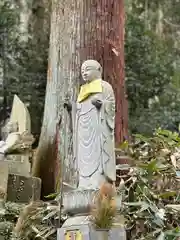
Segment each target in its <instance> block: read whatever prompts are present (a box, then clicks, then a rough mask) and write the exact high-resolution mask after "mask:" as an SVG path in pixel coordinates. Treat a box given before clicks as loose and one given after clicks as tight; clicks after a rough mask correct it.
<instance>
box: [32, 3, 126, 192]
mask: <svg viewBox="0 0 180 240" xmlns="http://www.w3.org/2000/svg"><path fill="white" fill-rule="evenodd" d="M123 44H124V8H123V0H112V1H109V0H104V1H98V0H91V1H87V0H86V1H83V0H76V1H74V0H63V1H55V0H54V1H53V4H52V17H51V37H50V52H49V69H48V80H47V88H46V101H45V110H44V120H43V126H42V132H41V137H40V143H39V147H38V150H37V157H36V159H35V162H34V166H33V175H35V176H40V177H41V178H42V181H43V195H45V194H48V193H50V192H52V191H54V190H55V189H54V186H55V183H54V176H53V172H55V166H56V169H58V168H59V165H57V164H58V161H56V160H57V157H56V156H55V155H54V152H55V141H56V139H55V136H57V133H56V123H57V119H58V118H59V117H61V124H60V130H59V146H60V147H59V156H60V160H61V161H64V163H65V166H64V168H63V173H64V176H65V179H66V181H68V182H69V183H72V178H71V176H72V175H73V172H74V171H73V162H72V133H71V132H70V129H69V122H68V121H67V119H68V120H69V118H67V113H66V111H65V110H64V109H63V103H64V100H65V97H66V94H67V93H68V94H69V95H70V97H71V100H72V101H75V99H76V97H77V91H78V90H79V85H80V82H81V81H80V71H79V70H80V65H81V63H82V62H83V61H84V60H86V59H89V58H91V59H96V60H98V61H99V62H100V63H101V64H102V66H103V69H104V73H103V75H104V79H105V80H106V81H109V82H110V83H111V84H112V85H113V87H114V90H115V95H116V105H117V106H116V107H117V108H116V141H117V143H119V142H121V141H122V140H123V137H125V136H126V135H127V105H126V98H125V89H124V45H123ZM71 169H72V171H71ZM55 175H56V178H57V176H59V175H58V174H57V173H56V174H55ZM50 179H51V181H50ZM45 186H46V187H45Z"/></svg>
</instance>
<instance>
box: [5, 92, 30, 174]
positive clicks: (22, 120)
mask: <svg viewBox="0 0 180 240" xmlns="http://www.w3.org/2000/svg"><path fill="white" fill-rule="evenodd" d="M10 122H17V124H18V132H20V133H23V132H24V131H27V132H28V133H31V119H30V114H29V111H28V109H27V107H26V106H25V104H24V103H23V102H22V101H21V100H20V99H19V97H18V96H17V95H14V100H13V105H12V111H11V116H10ZM8 158H9V159H12V160H13V159H14V160H16V161H20V162H22V163H23V164H24V166H23V168H21V173H20V174H21V175H23V176H30V162H29V154H25V155H21V156H16V155H11V156H8Z"/></svg>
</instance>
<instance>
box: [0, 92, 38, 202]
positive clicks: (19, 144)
mask: <svg viewBox="0 0 180 240" xmlns="http://www.w3.org/2000/svg"><path fill="white" fill-rule="evenodd" d="M30 126H31V124H30V115H29V112H28V110H27V108H26V106H25V105H24V104H23V102H22V101H21V100H20V99H19V98H18V97H17V96H16V95H15V96H14V101H13V107H12V112H11V117H10V122H9V123H8V124H7V128H6V129H7V130H8V132H7V134H5V136H7V138H6V140H5V141H4V142H3V141H1V143H0V153H1V154H0V168H1V167H2V171H1V169H0V188H2V189H4V191H5V195H4V198H3V199H2V198H1V199H2V200H5V201H11V202H16V203H29V201H30V200H39V199H40V192H41V179H39V178H35V177H31V176H30V162H29V153H30V151H31V146H32V143H33V136H32V135H31V129H30ZM0 196H1V195H0Z"/></svg>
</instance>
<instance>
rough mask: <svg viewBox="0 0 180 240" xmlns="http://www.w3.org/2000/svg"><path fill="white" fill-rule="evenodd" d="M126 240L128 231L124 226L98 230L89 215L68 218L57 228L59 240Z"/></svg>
mask: <svg viewBox="0 0 180 240" xmlns="http://www.w3.org/2000/svg"><path fill="white" fill-rule="evenodd" d="M66 239H78V240H117V239H118V240H126V231H125V229H124V228H123V227H122V226H117V227H113V228H112V229H111V230H109V231H106V230H96V229H95V228H94V227H93V226H92V223H90V221H89V220H88V217H87V216H77V217H73V218H70V219H68V220H67V221H66V222H65V224H64V225H63V226H62V228H59V229H58V230H57V240H66Z"/></svg>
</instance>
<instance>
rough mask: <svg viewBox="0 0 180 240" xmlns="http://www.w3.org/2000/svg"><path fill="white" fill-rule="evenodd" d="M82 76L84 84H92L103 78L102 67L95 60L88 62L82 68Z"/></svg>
mask: <svg viewBox="0 0 180 240" xmlns="http://www.w3.org/2000/svg"><path fill="white" fill-rule="evenodd" d="M81 74H82V77H83V80H84V82H91V81H93V80H96V79H99V78H101V77H102V76H101V75H102V73H101V65H100V64H99V63H98V62H97V61H95V60H87V61H85V62H84V63H83V64H82V66H81Z"/></svg>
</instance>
